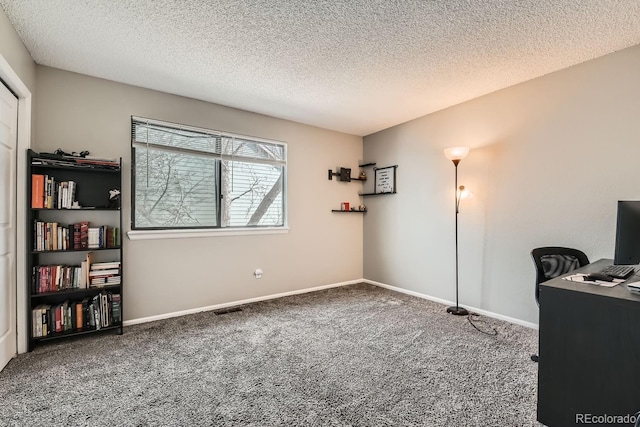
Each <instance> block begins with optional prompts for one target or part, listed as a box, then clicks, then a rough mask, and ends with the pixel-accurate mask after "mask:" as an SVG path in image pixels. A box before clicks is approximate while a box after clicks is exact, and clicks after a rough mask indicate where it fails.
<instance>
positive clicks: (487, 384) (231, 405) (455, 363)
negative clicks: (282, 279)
mask: <svg viewBox="0 0 640 427" xmlns="http://www.w3.org/2000/svg"><path fill="white" fill-rule="evenodd" d="M483 320H484V321H485V322H487V323H486V324H484V325H483V326H484V327H485V328H488V327H489V326H492V327H494V328H496V329H497V331H498V335H497V336H495V337H492V336H487V335H483V334H481V333H479V332H478V331H476V330H475V329H474V328H473V327H472V326H471V325H470V324H469V323H468V322H467V319H466V318H465V317H462V318H460V317H455V316H451V315H448V314H447V313H445V310H444V307H443V306H441V305H439V304H435V303H432V302H429V301H425V300H422V299H419V298H414V297H411V296H407V295H403V294H399V293H395V292H392V291H388V290H385V289H381V288H378V287H375V286H371V285H366V284H359V285H352V286H346V287H341V288H334V289H330V290H326V291H320V292H314V293H309V294H303V295H298V296H292V297H286V298H281V299H277V300H271V301H266V302H259V303H254V304H250V305H245V306H243V307H242V311H240V312H235V313H229V314H225V315H215V314H214V313H212V312H206V313H199V314H195V315H190V316H184V317H180V318H174V319H169V320H163V321H158V322H152V323H146V324H142V325H136V326H131V327H127V328H125V333H124V335H122V336H118V335H115V334H114V335H110V334H103V335H93V336H90V337H87V338H84V339H76V340H72V341H64V342H62V341H59V342H55V343H53V344H49V345H42V346H40V347H37V348H36V350H35V351H33V352H32V353H29V354H25V355H20V356H19V357H18V358H17V359H14V360H13V361H11V362H10V363H9V365H8V366H7V367H6V368H5V370H4V371H3V372H2V373H0V425H3V426H4V425H11V426H13V425H20V426H23V425H25V426H26V425H29V426H32V425H118V426H146V425H149V426H156V425H167V426H168V425H171V426H173V425H183V426H191V425H203V426H210V425H219V426H244V425H254V426H279V425H287V426H288V425H305V426H316V425H317V426H405V425H406V426H410V425H420V426H453V425H463V426H539V425H540V424H538V423H537V422H536V421H535V411H536V408H535V405H536V381H537V379H536V375H537V364H535V363H533V362H531V360H530V359H529V356H530V355H531V353H535V352H536V348H537V332H536V331H533V330H529V329H527V328H524V327H520V326H516V325H512V324H509V323H505V322H500V321H497V320H493V319H489V318H483Z"/></svg>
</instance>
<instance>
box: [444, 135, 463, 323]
mask: <svg viewBox="0 0 640 427" xmlns="http://www.w3.org/2000/svg"><path fill="white" fill-rule="evenodd" d="M467 154H469V148H468V147H452V148H447V149H445V150H444V155H445V156H446V157H447V159H449V160H451V161H452V162H453V165H454V166H455V171H456V172H455V176H456V179H455V180H456V182H455V187H454V189H455V196H456V197H455V201H456V305H455V307H453V306H452V307H447V313H451V314H455V315H456V316H465V315H467V314H469V312H468V311H467V310H466V309H465V308H462V307H460V306H459V305H458V213H459V212H460V195H461V194H462V190H464V186H460V187H459V188H458V164H460V161H461V160H462V159H464V158H465V157H467Z"/></svg>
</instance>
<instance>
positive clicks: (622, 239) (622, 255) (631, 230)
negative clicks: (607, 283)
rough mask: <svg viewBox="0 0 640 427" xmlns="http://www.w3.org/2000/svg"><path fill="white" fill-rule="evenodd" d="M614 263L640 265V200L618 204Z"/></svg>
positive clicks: (623, 201)
mask: <svg viewBox="0 0 640 427" xmlns="http://www.w3.org/2000/svg"><path fill="white" fill-rule="evenodd" d="M613 263H614V264H616V265H618V264H639V263H640V200H622V201H619V202H618V223H617V226H616V253H615V258H614V260H613Z"/></svg>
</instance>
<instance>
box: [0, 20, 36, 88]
mask: <svg viewBox="0 0 640 427" xmlns="http://www.w3.org/2000/svg"><path fill="white" fill-rule="evenodd" d="M0 55H2V56H3V57H4V59H6V60H7V62H8V63H9V65H10V66H11V68H12V69H13V71H15V73H16V74H17V75H18V77H20V79H21V80H22V82H23V83H24V84H25V85H26V86H27V87H28V88H29V90H30V91H31V94H32V95H33V94H34V92H35V79H36V64H35V62H33V59H31V55H30V54H29V52H28V51H27V49H26V48H25V47H24V45H23V44H22V41H21V40H20V38H19V37H18V34H17V33H16V31H15V29H14V28H13V25H11V22H10V21H9V18H7V14H6V13H5V12H4V10H2V8H0Z"/></svg>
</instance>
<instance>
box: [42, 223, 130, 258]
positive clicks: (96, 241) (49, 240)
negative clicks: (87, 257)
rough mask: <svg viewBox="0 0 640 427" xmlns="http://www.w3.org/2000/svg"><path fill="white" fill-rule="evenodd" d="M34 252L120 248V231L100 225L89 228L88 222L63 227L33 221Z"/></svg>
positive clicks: (61, 225)
mask: <svg viewBox="0 0 640 427" xmlns="http://www.w3.org/2000/svg"><path fill="white" fill-rule="evenodd" d="M33 233H34V236H33V237H34V238H33V250H34V251H66V250H72V249H73V250H82V249H99V248H117V247H118V246H120V229H119V228H118V227H109V226H106V225H102V226H99V227H91V226H90V224H89V222H88V221H83V222H79V223H75V224H69V225H63V224H59V223H57V222H46V221H42V220H38V219H37V220H35V221H34V223H33Z"/></svg>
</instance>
